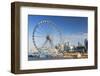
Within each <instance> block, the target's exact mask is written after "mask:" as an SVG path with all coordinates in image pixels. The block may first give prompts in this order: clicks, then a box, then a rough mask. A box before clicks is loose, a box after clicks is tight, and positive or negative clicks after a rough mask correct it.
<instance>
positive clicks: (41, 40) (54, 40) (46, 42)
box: [32, 20, 62, 51]
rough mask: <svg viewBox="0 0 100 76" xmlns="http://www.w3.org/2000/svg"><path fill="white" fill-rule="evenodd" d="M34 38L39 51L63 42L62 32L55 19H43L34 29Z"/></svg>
mask: <svg viewBox="0 0 100 76" xmlns="http://www.w3.org/2000/svg"><path fill="white" fill-rule="evenodd" d="M32 40H33V44H34V46H35V48H36V49H37V50H38V51H39V50H44V49H46V50H49V49H51V48H52V49H54V48H55V46H57V45H58V44H60V43H61V40H62V39H61V32H60V30H59V29H58V27H57V25H56V24H55V23H54V22H53V21H50V20H41V21H39V22H38V23H37V24H36V26H35V28H34V29H33V36H32Z"/></svg>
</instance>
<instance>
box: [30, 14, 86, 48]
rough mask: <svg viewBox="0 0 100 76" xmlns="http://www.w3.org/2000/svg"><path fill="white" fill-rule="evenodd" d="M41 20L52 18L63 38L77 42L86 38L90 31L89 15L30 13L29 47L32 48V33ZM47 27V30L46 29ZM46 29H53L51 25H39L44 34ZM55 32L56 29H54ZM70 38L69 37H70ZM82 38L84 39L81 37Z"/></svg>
mask: <svg viewBox="0 0 100 76" xmlns="http://www.w3.org/2000/svg"><path fill="white" fill-rule="evenodd" d="M41 20H50V21H52V22H53V23H55V24H56V27H57V28H59V29H60V31H61V33H62V36H64V37H63V39H64V40H65V41H70V42H72V43H73V44H76V43H77V42H78V41H76V42H74V41H75V40H77V39H78V40H79V41H80V42H81V43H82V39H83V38H86V36H87V32H88V18H87V17H71V16H44V15H29V16H28V32H29V33H28V34H29V48H32V46H34V45H33V42H32V33H33V30H34V27H35V26H36V24H37V23H38V22H39V21H41ZM44 29H45V31H44ZM46 30H52V29H50V28H49V27H42V26H41V27H39V29H38V31H39V32H41V34H44V33H45V32H46ZM51 32H53V33H55V32H56V31H54V30H52V31H51ZM68 38H69V39H68ZM80 38H82V39H80Z"/></svg>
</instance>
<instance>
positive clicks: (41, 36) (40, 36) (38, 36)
mask: <svg viewBox="0 0 100 76" xmlns="http://www.w3.org/2000/svg"><path fill="white" fill-rule="evenodd" d="M33 37H39V38H45V36H33Z"/></svg>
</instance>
